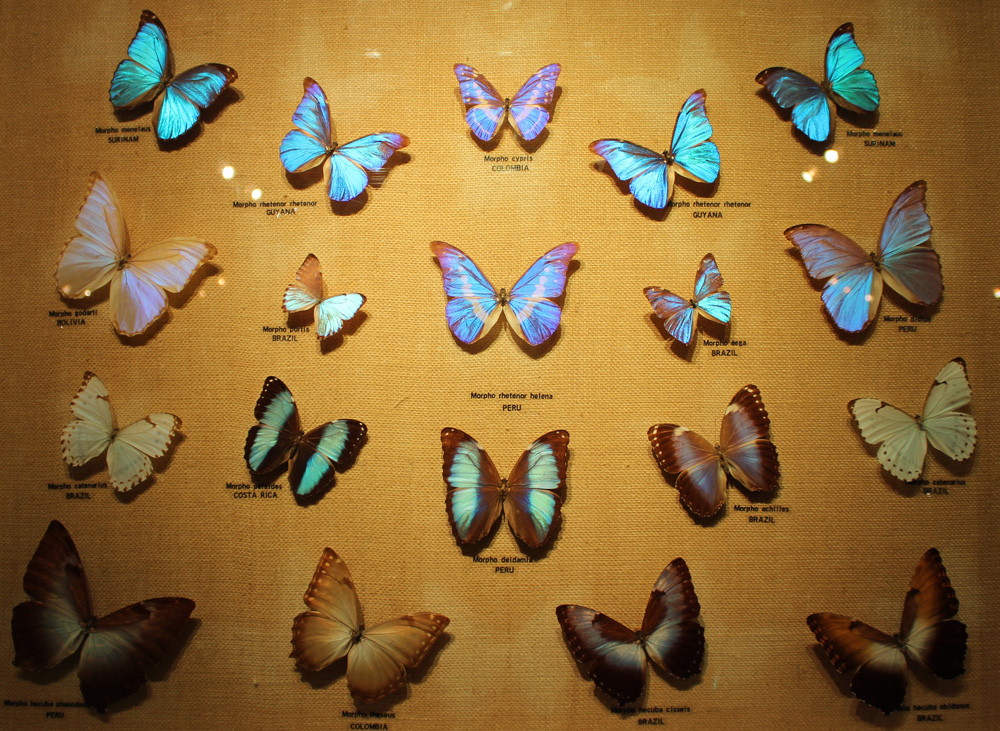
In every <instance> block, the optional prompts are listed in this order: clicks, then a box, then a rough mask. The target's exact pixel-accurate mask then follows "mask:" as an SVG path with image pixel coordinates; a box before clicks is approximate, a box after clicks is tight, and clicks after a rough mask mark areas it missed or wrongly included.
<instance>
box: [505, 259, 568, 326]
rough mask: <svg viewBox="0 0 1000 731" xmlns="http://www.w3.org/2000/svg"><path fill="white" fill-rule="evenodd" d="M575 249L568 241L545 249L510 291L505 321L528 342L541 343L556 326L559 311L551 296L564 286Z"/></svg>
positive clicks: (562, 289) (556, 295)
mask: <svg viewBox="0 0 1000 731" xmlns="http://www.w3.org/2000/svg"><path fill="white" fill-rule="evenodd" d="M578 248H579V247H577V245H576V244H574V243H572V242H569V243H565V244H561V245H560V246H557V247H555V248H554V249H551V250H549V251H547V252H545V253H544V254H542V255H541V256H540V257H538V260H537V261H535V263H534V264H532V265H531V266H530V267H528V271H526V272H525V273H524V275H523V276H522V277H521V278H520V279H518V280H517V283H516V284H515V285H514V286H513V287H512V288H511V290H510V297H509V298H508V301H507V305H508V307H509V311H507V321H508V322H509V323H510V325H511V327H512V328H513V330H514V331H515V332H516V333H517V334H518V335H519V336H520V337H522V338H523V339H524V340H527V341H528V342H529V343H530V344H531V345H541V344H542V343H544V342H545V341H546V340H548V339H549V338H550V337H551V336H552V333H554V332H555V331H556V329H557V328H558V327H559V321H560V320H561V319H562V310H561V309H560V308H559V305H557V304H556V303H555V302H553V301H552V298H554V297H559V296H561V295H562V293H563V291H564V290H565V289H566V272H567V270H568V269H569V262H570V259H572V258H573V256H574V255H575V254H576V252H577V249H578ZM511 315H513V317H511Z"/></svg>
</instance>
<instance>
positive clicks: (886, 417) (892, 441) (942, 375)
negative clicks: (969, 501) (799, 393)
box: [847, 358, 976, 482]
mask: <svg viewBox="0 0 1000 731" xmlns="http://www.w3.org/2000/svg"><path fill="white" fill-rule="evenodd" d="M971 399H972V390H971V389H970V388H969V377H968V375H967V373H966V370H965V361H964V360H962V359H961V358H955V360H953V361H950V362H948V363H947V364H945V366H944V368H942V369H941V371H940V372H939V373H938V374H937V378H935V379H934V385H933V386H931V390H930V393H928V394H927V401H925V402H924V411H923V413H922V414H920V415H918V416H916V417H913V416H910V415H909V414H906V413H904V412H903V411H900V410H899V409H897V408H896V407H895V406H891V405H889V404H887V403H885V402H884V401H879V400H878V399H871V398H860V399H855V400H854V401H851V403H849V404H848V405H847V408H848V409H849V410H850V412H851V414H853V415H854V418H855V420H856V421H857V423H858V427H859V428H860V429H861V436H862V437H864V440H865V441H866V442H868V443H869V444H881V445H882V446H881V447H879V450H878V461H879V462H881V463H882V466H883V467H884V468H885V469H886V470H888V471H889V473H890V474H892V475H893V477H897V478H899V479H900V480H904V481H906V482H912V481H913V480H915V479H917V478H918V477H920V473H921V472H923V469H924V457H925V456H926V454H927V442H928V440H929V441H930V443H931V444H932V445H933V446H934V448H935V449H937V450H939V451H941V452H943V453H944V454H945V455H946V456H948V457H949V458H951V459H953V460H956V461H959V462H961V461H962V460H965V459H968V458H969V457H970V456H971V455H972V450H973V449H974V448H975V446H976V420H975V419H973V418H972V416H970V415H969V414H966V413H965V412H962V411H957V410H956V409H960V408H962V407H963V406H968V405H969V403H970V401H971Z"/></svg>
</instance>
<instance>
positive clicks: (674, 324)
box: [643, 287, 694, 345]
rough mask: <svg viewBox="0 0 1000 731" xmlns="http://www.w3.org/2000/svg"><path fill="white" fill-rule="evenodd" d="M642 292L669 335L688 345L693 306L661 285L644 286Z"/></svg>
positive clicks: (692, 320) (692, 332)
mask: <svg viewBox="0 0 1000 731" xmlns="http://www.w3.org/2000/svg"><path fill="white" fill-rule="evenodd" d="M643 293H644V294H645V295H646V299H648V300H649V304H651V305H652V306H653V312H655V313H656V315H657V317H659V318H660V319H662V320H663V326H664V327H665V328H666V329H667V332H668V333H670V337H672V338H674V339H675V340H679V341H680V342H682V343H684V344H685V345H690V343H691V336H692V335H693V334H694V307H692V306H691V302H690V301H688V300H686V299H684V298H683V297H680V296H678V295H676V294H674V293H673V292H671V291H670V290H667V289H662V288H661V287H646V289H644V290H643Z"/></svg>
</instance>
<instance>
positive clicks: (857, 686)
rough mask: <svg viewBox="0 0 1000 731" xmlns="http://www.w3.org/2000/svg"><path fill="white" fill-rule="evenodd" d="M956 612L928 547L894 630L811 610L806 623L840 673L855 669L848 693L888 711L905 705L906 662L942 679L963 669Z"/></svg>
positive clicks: (937, 558) (963, 636) (962, 633)
mask: <svg viewBox="0 0 1000 731" xmlns="http://www.w3.org/2000/svg"><path fill="white" fill-rule="evenodd" d="M956 614H958V597H956V596H955V590H954V589H952V588H951V581H950V580H949V579H948V572H947V571H945V568H944V564H943V563H942V562H941V554H940V553H938V550H937V549H936V548H931V549H928V550H927V552H926V553H924V555H923V557H922V558H921V559H920V563H919V564H917V568H916V571H914V572H913V578H912V579H911V580H910V590H909V591H908V592H907V593H906V600H905V601H904V603H903V618H902V620H901V621H900V625H899V632H897V633H896V634H894V635H888V634H886V633H885V632H882V631H881V630H877V629H875V628H874V627H872V626H870V625H867V624H865V623H864V622H859V621H857V620H854V619H851V618H850V617H845V616H843V615H841V614H825V613H824V614H810V615H809V617H807V618H806V623H807V624H808V625H809V629H811V630H812V631H813V634H815V635H816V640H817V641H818V642H819V643H820V644H821V645H822V646H823V649H824V650H825V651H826V654H827V656H828V657H829V658H830V662H832V663H833V666H834V667H835V668H836V669H837V670H838V671H839V672H841V673H849V672H852V671H854V670H857V672H856V673H855V674H854V678H853V679H852V680H851V692H852V693H853V694H854V695H855V696H856V697H857V698H859V699H860V700H862V701H864V702H865V703H867V704H868V705H870V706H874V707H875V708H878V709H879V710H881V711H882V713H885V714H886V715H888V714H890V713H892V712H893V711H898V710H900V709H901V708H902V707H903V699H904V698H905V697H906V684H907V683H906V680H907V678H906V676H907V672H906V666H907V665H908V664H911V663H915V664H916V665H918V666H923V667H924V668H926V669H928V670H930V671H931V672H932V673H934V675H936V676H937V677H939V678H944V679H946V680H951V679H954V678H957V677H958V676H959V675H961V674H962V673H964V672H965V651H966V642H967V638H968V632H967V631H966V628H965V624H963V623H962V622H960V621H958V620H957V619H953V617H954V616H955V615H956Z"/></svg>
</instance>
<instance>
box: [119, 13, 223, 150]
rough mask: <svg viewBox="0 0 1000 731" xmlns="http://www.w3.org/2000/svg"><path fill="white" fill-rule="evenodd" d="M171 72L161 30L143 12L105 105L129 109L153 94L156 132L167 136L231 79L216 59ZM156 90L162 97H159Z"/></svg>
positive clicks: (178, 131) (187, 125)
mask: <svg viewBox="0 0 1000 731" xmlns="http://www.w3.org/2000/svg"><path fill="white" fill-rule="evenodd" d="M173 73H174V72H173V59H172V57H171V53H170V45H169V44H168V43H167V31H166V29H164V27H163V23H161V22H160V19H159V18H157V17H156V15H154V14H153V13H152V12H150V11H149V10H143V11H142V17H141V18H140V19H139V30H138V31H137V32H136V34H135V38H133V39H132V43H130V44H129V47H128V58H126V59H125V60H124V61H122V62H121V63H120V64H118V68H116V69H115V75H114V76H113V77H111V90H110V95H111V104H112V105H113V106H114V108H115V109H132V108H134V107H137V106H139V105H140V104H145V103H146V102H148V101H151V100H153V99H154V98H156V106H155V107H154V109H153V126H154V127H155V128H156V136H157V138H158V139H161V140H172V139H175V138H177V137H180V136H181V135H182V134H184V133H185V132H187V131H188V130H189V129H191V128H192V127H194V125H195V123H196V122H197V121H198V119H199V118H200V117H201V110H202V109H206V108H207V107H208V106H209V105H210V104H211V103H212V102H214V101H215V100H216V99H217V98H218V96H219V94H221V93H222V91H223V90H224V89H225V88H226V87H227V86H229V85H230V84H231V83H233V82H234V81H236V71H235V69H231V68H229V67H228V66H225V65H223V64H221V63H207V64H204V65H202V66H195V67H194V68H193V69H188V70H187V71H185V72H183V73H180V74H177V76H174V75H173ZM161 91H163V92H164V93H163V96H159V94H160V92H161ZM158 96H159V98H157V97H158Z"/></svg>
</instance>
